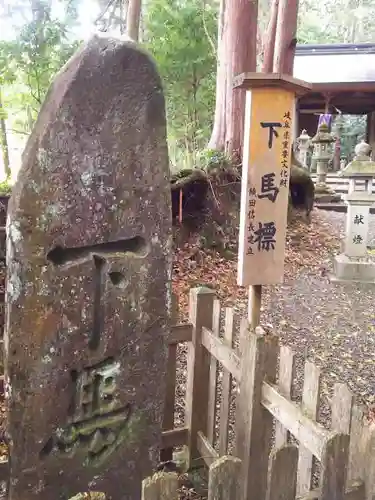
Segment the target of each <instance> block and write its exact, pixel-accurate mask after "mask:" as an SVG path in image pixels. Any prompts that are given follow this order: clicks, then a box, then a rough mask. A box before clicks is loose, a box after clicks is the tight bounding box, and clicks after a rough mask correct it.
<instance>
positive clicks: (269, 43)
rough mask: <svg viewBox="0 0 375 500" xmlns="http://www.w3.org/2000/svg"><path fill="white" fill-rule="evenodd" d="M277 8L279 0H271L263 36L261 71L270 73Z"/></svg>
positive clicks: (273, 51)
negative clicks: (269, 12)
mask: <svg viewBox="0 0 375 500" xmlns="http://www.w3.org/2000/svg"><path fill="white" fill-rule="evenodd" d="M278 10H279V0H272V5H271V16H270V21H269V23H268V27H267V31H266V35H265V38H264V59H263V66H262V72H263V73H272V70H273V58H274V54H275V40H276V29H277V17H278Z"/></svg>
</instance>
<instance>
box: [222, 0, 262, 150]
mask: <svg viewBox="0 0 375 500" xmlns="http://www.w3.org/2000/svg"><path fill="white" fill-rule="evenodd" d="M230 3H231V7H232V12H230V13H229V21H230V38H231V44H230V46H231V52H232V54H233V57H232V71H231V81H230V88H228V92H230V93H231V95H232V99H231V109H230V111H228V117H229V119H230V122H229V127H228V139H227V153H228V154H229V155H230V156H237V157H238V158H241V156H242V147H243V138H244V119H245V98H246V90H244V89H241V90H238V89H237V90H234V91H233V78H234V77H235V76H236V75H239V74H241V73H245V72H251V71H256V65H257V24H258V0H236V1H234V0H232V2H230Z"/></svg>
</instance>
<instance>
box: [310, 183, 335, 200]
mask: <svg viewBox="0 0 375 500" xmlns="http://www.w3.org/2000/svg"><path fill="white" fill-rule="evenodd" d="M314 200H315V202H316V203H337V202H339V201H341V195H340V194H337V193H336V191H334V190H333V189H332V188H330V187H329V186H327V184H321V183H317V184H315V194H314Z"/></svg>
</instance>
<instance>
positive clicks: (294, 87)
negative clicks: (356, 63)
mask: <svg viewBox="0 0 375 500" xmlns="http://www.w3.org/2000/svg"><path fill="white" fill-rule="evenodd" d="M235 87H237V88H243V89H246V110H245V134H244V150H243V162H242V165H243V168H242V186H241V218H240V235H239V255H238V276H237V283H238V285H240V286H249V287H250V290H249V313H248V318H249V322H250V324H251V326H252V328H255V327H256V326H258V324H259V321H260V305H261V286H262V285H275V284H278V283H282V281H283V276H284V254H285V236H286V223H287V212H288V200H289V174H290V162H291V152H292V144H293V138H294V137H293V136H294V132H293V131H294V128H293V121H294V117H295V101H296V95H301V94H303V93H305V92H307V91H308V90H309V89H310V86H309V84H307V83H305V82H303V81H301V80H296V79H294V78H291V77H289V76H286V75H280V74H275V73H270V74H263V73H244V74H242V75H239V76H238V77H236V79H235Z"/></svg>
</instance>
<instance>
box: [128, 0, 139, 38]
mask: <svg viewBox="0 0 375 500" xmlns="http://www.w3.org/2000/svg"><path fill="white" fill-rule="evenodd" d="M141 10H142V0H129V5H128V14H127V17H126V32H127V35H128V36H129V37H130V38H131V39H132V40H134V41H135V42H138V40H139V22H140V19H141Z"/></svg>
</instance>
